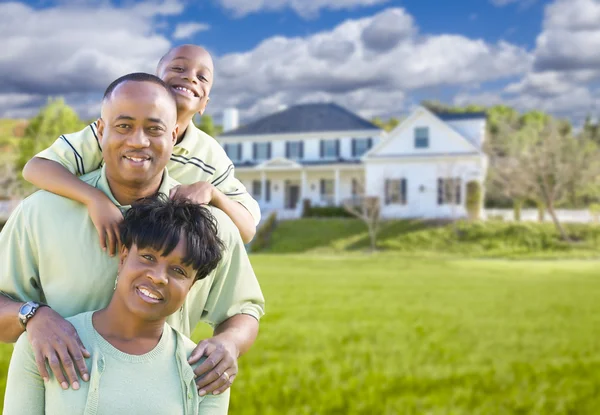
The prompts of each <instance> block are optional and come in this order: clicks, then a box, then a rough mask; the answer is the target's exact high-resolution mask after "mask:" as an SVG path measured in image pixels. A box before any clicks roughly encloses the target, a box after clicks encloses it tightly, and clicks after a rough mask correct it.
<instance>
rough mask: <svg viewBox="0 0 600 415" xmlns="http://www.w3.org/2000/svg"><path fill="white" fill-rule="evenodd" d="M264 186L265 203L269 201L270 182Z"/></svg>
mask: <svg viewBox="0 0 600 415" xmlns="http://www.w3.org/2000/svg"><path fill="white" fill-rule="evenodd" d="M265 186H267V188H266V189H265V201H267V202H270V201H271V180H267V181H266V182H265Z"/></svg>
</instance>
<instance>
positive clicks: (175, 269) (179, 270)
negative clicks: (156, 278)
mask: <svg viewBox="0 0 600 415" xmlns="http://www.w3.org/2000/svg"><path fill="white" fill-rule="evenodd" d="M173 270H174V271H175V272H176V273H178V274H181V275H183V276H184V277H185V271H184V270H182V269H181V268H173Z"/></svg>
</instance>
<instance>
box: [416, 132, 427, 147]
mask: <svg viewBox="0 0 600 415" xmlns="http://www.w3.org/2000/svg"><path fill="white" fill-rule="evenodd" d="M415 148H429V127H417V128H415Z"/></svg>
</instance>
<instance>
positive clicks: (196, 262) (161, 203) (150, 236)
mask: <svg viewBox="0 0 600 415" xmlns="http://www.w3.org/2000/svg"><path fill="white" fill-rule="evenodd" d="M120 233H121V241H122V243H123V245H125V247H127V249H131V246H132V245H133V244H135V245H136V246H137V247H138V248H139V249H144V248H152V249H154V250H156V251H157V252H162V255H163V256H166V255H169V254H170V253H171V251H173V249H175V247H176V246H177V244H178V243H179V240H180V238H181V237H184V238H185V241H186V254H185V258H183V262H184V264H185V265H186V266H189V265H190V264H191V265H192V268H194V270H196V278H195V279H194V282H196V281H197V280H201V279H203V278H205V277H206V276H207V275H208V274H209V273H210V272H211V271H213V270H214V269H215V268H216V267H217V265H218V264H219V261H220V260H221V257H222V251H223V249H224V245H223V242H222V241H221V240H220V239H219V237H218V236H217V223H216V220H215V218H214V216H213V215H212V214H211V213H210V211H209V210H208V209H207V208H205V207H202V206H200V205H199V204H196V203H193V202H191V201H189V200H187V199H169V198H168V197H167V196H165V195H163V194H158V195H156V196H152V197H147V198H143V199H139V200H137V201H136V202H135V203H133V204H132V206H131V209H129V210H128V211H127V212H126V213H125V218H124V220H123V222H122V223H121V225H120Z"/></svg>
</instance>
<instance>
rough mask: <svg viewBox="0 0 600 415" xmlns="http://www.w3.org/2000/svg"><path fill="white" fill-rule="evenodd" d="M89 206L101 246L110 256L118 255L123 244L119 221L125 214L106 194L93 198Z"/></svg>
mask: <svg viewBox="0 0 600 415" xmlns="http://www.w3.org/2000/svg"><path fill="white" fill-rule="evenodd" d="M87 208H88V212H89V214H90V218H91V219H92V222H93V223H94V226H95V227H96V231H98V236H99V237H100V246H101V247H102V249H103V250H105V251H108V254H109V255H110V256H114V255H116V254H117V253H118V252H119V246H120V245H121V234H120V233H119V223H121V221H122V220H123V214H122V213H121V211H120V210H119V208H118V207H116V206H115V204H114V203H113V202H112V201H111V200H110V199H109V198H108V197H107V196H106V195H105V194H101V195H98V196H96V197H94V198H92V199H91V200H90V202H88V203H87Z"/></svg>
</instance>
